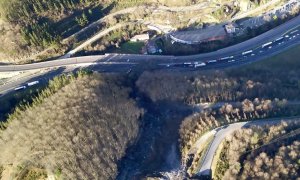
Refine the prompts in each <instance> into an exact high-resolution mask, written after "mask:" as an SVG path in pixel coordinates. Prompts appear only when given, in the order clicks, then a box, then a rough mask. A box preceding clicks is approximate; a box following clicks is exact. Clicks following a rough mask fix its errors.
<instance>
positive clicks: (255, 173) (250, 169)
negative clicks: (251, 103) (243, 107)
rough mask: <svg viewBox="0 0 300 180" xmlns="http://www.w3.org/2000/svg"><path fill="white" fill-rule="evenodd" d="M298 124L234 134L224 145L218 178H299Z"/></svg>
mask: <svg viewBox="0 0 300 180" xmlns="http://www.w3.org/2000/svg"><path fill="white" fill-rule="evenodd" d="M299 127H300V124H299V122H298V121H294V122H290V123H289V124H288V123H287V122H282V123H281V124H279V125H271V126H265V127H259V126H253V127H250V128H247V129H242V130H238V131H236V132H234V133H233V134H232V135H231V136H230V137H227V138H226V139H225V141H224V142H223V144H224V145H223V149H222V152H221V154H220V159H219V160H218V163H217V167H216V172H215V179H232V178H234V179H249V178H253V179H297V178H298V177H299V164H298V163H299V162H298V161H299V147H300V146H299V145H300V144H299V143H300V142H299V138H300V136H299Z"/></svg>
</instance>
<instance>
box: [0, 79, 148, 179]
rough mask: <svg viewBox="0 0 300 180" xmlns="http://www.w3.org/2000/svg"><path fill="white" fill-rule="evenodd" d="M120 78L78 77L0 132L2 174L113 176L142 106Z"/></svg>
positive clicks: (135, 131)
mask: <svg viewBox="0 0 300 180" xmlns="http://www.w3.org/2000/svg"><path fill="white" fill-rule="evenodd" d="M119 80H120V78H119V77H117V76H114V75H110V76H103V75H99V74H94V75H91V76H84V77H78V79H76V80H73V81H72V82H70V84H68V85H66V86H65V87H63V88H62V89H61V90H59V91H58V92H57V93H55V94H53V95H51V96H50V97H48V98H46V99H45V100H44V101H43V102H42V103H41V104H40V105H38V106H32V107H28V108H27V109H26V110H25V111H22V112H20V113H18V114H17V115H16V116H14V118H13V119H10V122H9V126H8V127H7V129H5V130H3V131H2V132H1V133H0V137H1V138H0V151H1V154H0V167H2V168H3V169H2V170H3V173H2V178H3V179H7V178H8V177H10V178H13V179H45V178H46V177H49V178H50V177H55V178H58V179H99V178H100V179H114V178H115V177H116V174H117V164H116V163H117V161H118V160H119V159H120V158H122V157H123V156H124V153H125V150H126V148H127V146H128V145H130V144H132V143H133V142H134V141H135V138H136V137H137V134H138V131H139V118H140V116H141V115H142V110H141V109H140V108H138V107H137V105H136V104H135V102H134V101H133V100H132V99H130V98H129V93H130V89H128V88H126V87H123V86H121V85H119V84H117V82H118V81H119Z"/></svg>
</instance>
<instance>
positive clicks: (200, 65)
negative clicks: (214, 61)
mask: <svg viewBox="0 0 300 180" xmlns="http://www.w3.org/2000/svg"><path fill="white" fill-rule="evenodd" d="M203 66H206V63H204V62H202V63H195V64H194V68H198V67H203Z"/></svg>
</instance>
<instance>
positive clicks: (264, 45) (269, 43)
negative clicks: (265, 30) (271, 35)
mask: <svg viewBox="0 0 300 180" xmlns="http://www.w3.org/2000/svg"><path fill="white" fill-rule="evenodd" d="M272 44H273V42H267V43H265V44H263V45H262V46H261V48H265V47H268V46H270V45H272Z"/></svg>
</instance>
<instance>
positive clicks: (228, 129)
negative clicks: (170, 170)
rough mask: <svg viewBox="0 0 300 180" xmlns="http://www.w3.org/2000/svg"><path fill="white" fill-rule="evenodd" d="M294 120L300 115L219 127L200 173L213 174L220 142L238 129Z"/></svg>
mask: <svg viewBox="0 0 300 180" xmlns="http://www.w3.org/2000/svg"><path fill="white" fill-rule="evenodd" d="M294 120H299V117H294V118H270V119H265V120H259V121H248V122H240V123H234V124H230V125H228V126H223V127H221V128H217V129H216V131H217V133H216V134H215V135H214V139H213V141H212V143H211V144H210V147H209V149H208V151H207V153H206V154H205V157H204V160H203V163H202V166H201V168H200V171H199V173H198V175H199V176H201V175H205V176H209V175H211V165H212V161H213V158H214V155H215V152H216V151H217V149H218V147H219V145H220V143H221V142H222V141H223V139H224V138H225V137H226V136H228V135H230V134H231V133H233V132H234V131H236V130H239V129H242V128H247V127H250V126H253V125H257V126H263V125H273V124H278V123H280V122H281V121H286V122H287V121H294Z"/></svg>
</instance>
